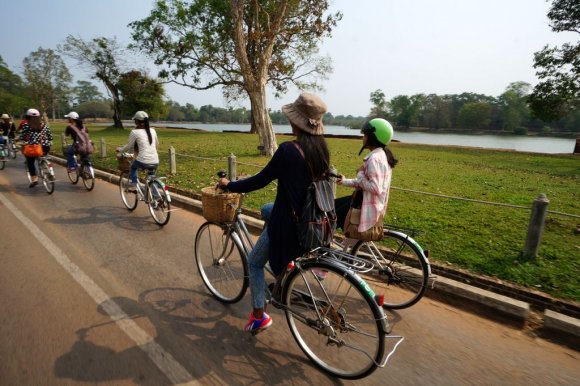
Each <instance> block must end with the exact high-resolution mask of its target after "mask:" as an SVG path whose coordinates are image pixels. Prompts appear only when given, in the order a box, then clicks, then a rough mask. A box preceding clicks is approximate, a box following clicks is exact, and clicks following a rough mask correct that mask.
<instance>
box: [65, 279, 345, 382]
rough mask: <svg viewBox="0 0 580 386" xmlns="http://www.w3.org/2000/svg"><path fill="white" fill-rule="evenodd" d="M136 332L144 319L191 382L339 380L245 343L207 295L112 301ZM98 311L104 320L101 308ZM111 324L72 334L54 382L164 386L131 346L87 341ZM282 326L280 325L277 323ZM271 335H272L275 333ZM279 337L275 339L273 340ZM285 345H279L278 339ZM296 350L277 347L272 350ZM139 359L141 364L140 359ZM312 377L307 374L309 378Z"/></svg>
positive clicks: (260, 344) (179, 293) (149, 294)
mask: <svg viewBox="0 0 580 386" xmlns="http://www.w3.org/2000/svg"><path fill="white" fill-rule="evenodd" d="M109 301H113V302H115V303H116V304H117V305H118V306H119V307H120V308H121V309H122V310H123V311H124V312H125V313H126V314H127V315H128V316H129V317H130V318H131V319H134V320H135V321H138V323H139V324H140V325H143V322H141V321H139V320H140V319H141V320H142V319H144V320H146V321H147V322H149V323H150V324H151V325H153V326H154V327H155V330H156V333H155V334H151V335H153V336H154V339H155V342H156V343H158V344H159V345H160V346H161V347H163V348H164V349H165V350H166V351H167V352H169V353H170V354H171V355H172V356H173V357H174V358H175V359H176V360H177V362H179V363H180V364H181V365H182V366H183V367H184V368H185V369H186V370H187V371H188V372H189V373H190V374H192V375H193V377H194V378H196V379H200V378H202V377H203V376H205V375H207V374H208V373H210V372H211V373H212V374H215V375H217V376H218V377H219V378H220V381H221V382H225V383H226V384H228V385H234V384H246V385H247V384H280V383H284V384H320V381H321V379H322V381H323V383H325V384H335V385H341V384H342V382H340V381H339V380H337V379H334V378H331V377H328V376H326V375H325V374H323V373H320V375H319V376H317V377H316V378H317V379H312V377H311V376H309V375H308V374H307V373H308V372H306V374H305V368H306V367H311V366H312V365H311V364H310V362H309V360H308V359H307V358H306V356H303V355H296V354H293V353H290V352H288V351H283V350H279V349H276V348H273V347H270V346H269V345H268V344H267V343H264V342H265V341H267V340H265V339H259V338H258V337H251V336H250V335H249V334H247V333H245V332H244V331H243V330H242V328H241V326H242V324H243V320H240V321H239V322H237V323H236V325H231V324H229V323H228V322H226V317H228V316H230V317H231V315H232V314H233V313H234V310H233V309H232V306H228V305H224V304H221V303H219V302H217V301H216V300H214V299H213V298H211V297H209V296H208V295H206V294H205V293H202V292H197V291H193V290H190V289H183V288H155V289H151V290H147V291H144V292H142V293H141V294H140V296H139V300H138V301H134V300H132V299H129V298H126V297H118V298H113V299H110V300H109ZM98 311H99V312H101V313H102V314H105V315H107V314H106V313H105V311H104V309H103V307H102V305H99V307H98ZM113 323H114V322H113V321H110V320H107V321H106V322H104V323H101V324H97V325H93V326H89V327H87V328H85V329H82V330H79V331H77V332H76V333H77V341H76V342H75V343H74V344H73V346H72V347H71V349H70V351H69V352H68V353H66V354H64V355H62V356H61V357H60V358H58V359H57V361H56V362H55V375H56V376H58V377H60V378H67V379H73V380H78V381H86V382H101V381H107V380H120V379H131V380H133V381H134V382H136V383H138V384H143V385H149V384H160V383H159V380H160V379H164V380H165V382H167V383H169V380H167V378H165V377H164V375H162V373H161V372H160V371H158V370H157V368H156V367H155V365H154V364H153V363H152V362H150V361H149V362H148V363H146V364H145V366H146V368H147V370H144V369H143V360H145V361H148V358H146V357H145V354H144V353H143V351H141V350H140V349H139V348H138V347H137V346H134V347H131V348H130V349H127V350H123V351H119V352H116V351H114V350H113V349H112V348H109V347H106V346H101V345H99V344H97V343H96V342H95V341H96V340H98V339H95V338H93V339H91V340H89V339H88V338H87V337H88V336H89V335H102V334H101V333H99V334H91V331H94V330H98V329H103V328H106V327H108V328H110V326H111V325H112V324H113ZM280 323H282V321H280ZM274 332H275V331H274ZM278 336H281V335H280V334H278ZM284 339H285V338H284ZM286 344H295V343H294V342H293V341H291V342H283V343H282V344H279V345H278V346H285V345H286ZM144 357H145V359H143V358H144ZM310 373H311V371H310Z"/></svg>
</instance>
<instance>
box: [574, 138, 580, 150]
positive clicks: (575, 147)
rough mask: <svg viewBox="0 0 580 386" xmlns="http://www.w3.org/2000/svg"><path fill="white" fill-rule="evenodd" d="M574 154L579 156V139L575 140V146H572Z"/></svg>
mask: <svg viewBox="0 0 580 386" xmlns="http://www.w3.org/2000/svg"><path fill="white" fill-rule="evenodd" d="M574 154H580V137H578V138H576V146H574Z"/></svg>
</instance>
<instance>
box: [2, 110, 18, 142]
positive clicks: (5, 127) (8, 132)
mask: <svg viewBox="0 0 580 386" xmlns="http://www.w3.org/2000/svg"><path fill="white" fill-rule="evenodd" d="M0 119H2V122H0V128H1V129H2V132H1V134H0V135H1V136H4V137H8V138H12V139H14V136H15V133H16V126H14V122H12V118H10V115H8V114H2V116H1V117H0Z"/></svg>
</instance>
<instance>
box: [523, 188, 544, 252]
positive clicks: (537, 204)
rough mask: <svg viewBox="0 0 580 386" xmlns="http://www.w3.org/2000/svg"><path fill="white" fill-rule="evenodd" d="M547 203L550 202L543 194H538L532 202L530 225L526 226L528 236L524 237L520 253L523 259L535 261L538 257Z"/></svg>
mask: <svg viewBox="0 0 580 386" xmlns="http://www.w3.org/2000/svg"><path fill="white" fill-rule="evenodd" d="M549 203H550V200H548V197H546V195H545V194H544V193H542V194H540V195H539V196H538V197H537V198H536V199H535V200H534V203H533V205H532V214H531V216H530V223H529V225H528V235H527V236H526V243H525V245H524V251H523V253H522V256H523V257H524V258H525V259H529V260H535V259H536V257H538V251H539V249H540V241H541V239H542V233H543V232H544V225H545V220H546V211H547V210H548V204H549Z"/></svg>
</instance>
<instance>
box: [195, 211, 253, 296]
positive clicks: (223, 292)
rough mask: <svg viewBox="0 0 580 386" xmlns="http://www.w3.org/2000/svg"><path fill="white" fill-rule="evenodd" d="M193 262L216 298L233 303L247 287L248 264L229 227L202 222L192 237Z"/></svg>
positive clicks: (242, 294)
mask: <svg viewBox="0 0 580 386" xmlns="http://www.w3.org/2000/svg"><path fill="white" fill-rule="evenodd" d="M195 262H196V265H197V269H198V270H199V273H200V275H201V279H202V280H203V283H204V284H205V286H206V287H207V289H208V290H209V292H211V293H212V295H213V296H215V297H216V298H217V299H218V300H219V301H221V302H223V303H236V302H238V301H239V300H240V299H241V298H242V297H243V296H244V294H245V293H246V290H247V289H248V283H249V277H248V263H247V260H246V256H245V255H244V253H242V250H241V248H240V247H239V246H238V245H237V244H236V243H235V242H234V240H233V238H232V236H231V234H230V232H229V229H228V228H227V227H226V226H224V225H220V224H217V223H213V222H206V223H205V224H203V225H202V226H201V228H199V230H198V231H197V235H196V236H195Z"/></svg>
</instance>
